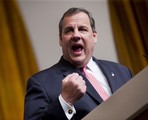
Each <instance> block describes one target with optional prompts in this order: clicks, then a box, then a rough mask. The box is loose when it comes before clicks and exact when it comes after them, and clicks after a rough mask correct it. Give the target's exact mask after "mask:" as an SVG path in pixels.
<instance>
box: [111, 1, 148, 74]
mask: <svg viewBox="0 0 148 120" xmlns="http://www.w3.org/2000/svg"><path fill="white" fill-rule="evenodd" d="M108 3H109V12H110V17H111V23H112V29H113V34H114V39H115V44H116V48H117V53H118V58H119V62H120V63H121V64H123V65H126V66H128V67H129V68H130V69H131V70H132V72H133V74H137V73H138V72H139V71H141V70H142V69H143V68H144V67H145V66H147V65H148V58H146V57H144V56H147V55H148V22H147V21H148V1H147V0H109V2H108Z"/></svg>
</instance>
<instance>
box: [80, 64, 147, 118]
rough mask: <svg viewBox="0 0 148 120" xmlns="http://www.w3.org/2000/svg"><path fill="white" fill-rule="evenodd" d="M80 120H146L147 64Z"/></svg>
mask: <svg viewBox="0 0 148 120" xmlns="http://www.w3.org/2000/svg"><path fill="white" fill-rule="evenodd" d="M82 120H148V66H147V67H146V68H144V69H143V70H142V71H141V72H139V73H138V74H137V75H136V76H134V77H133V78H132V79H131V80H130V81H128V82H127V83H126V84H125V85H123V86H122V87H121V88H120V89H118V90H117V91H116V92H115V93H114V94H113V95H112V96H111V97H110V98H109V99H108V100H106V101H105V102H103V103H101V104H100V105H99V106H98V107H96V108H95V109H94V110H93V111H91V112H90V113H89V114H87V115H86V116H85V117H84V118H83V119H82Z"/></svg>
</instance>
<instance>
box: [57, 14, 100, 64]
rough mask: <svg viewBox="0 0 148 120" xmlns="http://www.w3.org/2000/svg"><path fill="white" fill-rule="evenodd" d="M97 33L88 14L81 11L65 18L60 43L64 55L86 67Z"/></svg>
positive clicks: (74, 62)
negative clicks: (93, 29)
mask: <svg viewBox="0 0 148 120" xmlns="http://www.w3.org/2000/svg"><path fill="white" fill-rule="evenodd" d="M96 42H97V33H96V32H93V31H92V28H91V25H90V20H89V17H88V15H87V14H85V13H83V12H80V13H77V14H75V15H73V16H69V17H65V18H64V20H63V28H62V34H61V37H60V40H59V44H60V46H61V47H62V51H63V57H64V59H66V60H67V61H69V62H70V63H72V64H73V65H75V66H76V67H84V66H85V65H86V64H87V63H88V61H89V60H90V58H91V56H92V54H93V50H94V45H95V43H96Z"/></svg>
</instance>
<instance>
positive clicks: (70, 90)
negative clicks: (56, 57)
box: [61, 73, 86, 105]
mask: <svg viewBox="0 0 148 120" xmlns="http://www.w3.org/2000/svg"><path fill="white" fill-rule="evenodd" d="M85 92H86V85H85V81H84V80H83V78H82V77H81V76H80V75H79V74H78V73H72V74H69V75H68V76H66V78H65V79H64V80H63V81H62V93H61V95H62V98H63V99H64V100H65V101H66V102H67V103H68V104H70V105H73V104H74V103H75V102H76V101H77V100H79V99H80V98H81V97H82V96H83V95H84V94H85Z"/></svg>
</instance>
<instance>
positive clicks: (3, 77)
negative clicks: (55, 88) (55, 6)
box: [0, 0, 38, 120]
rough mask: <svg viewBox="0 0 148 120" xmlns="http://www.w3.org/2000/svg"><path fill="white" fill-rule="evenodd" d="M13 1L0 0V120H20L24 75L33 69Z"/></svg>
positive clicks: (31, 55) (29, 52) (34, 62)
mask: <svg viewBox="0 0 148 120" xmlns="http://www.w3.org/2000/svg"><path fill="white" fill-rule="evenodd" d="M37 70H38V67H37V64H36V61H35V57H34V54H33V50H32V48H31V45H30V41H29V38H28V35H27V32H26V30H25V27H24V24H23V20H22V18H21V15H20V11H19V8H18V5H17V1H15V0H8V1H7V0H0V120H22V119H23V111H24V95H25V87H26V81H27V79H28V77H29V76H30V75H31V74H33V73H35V72H37Z"/></svg>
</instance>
